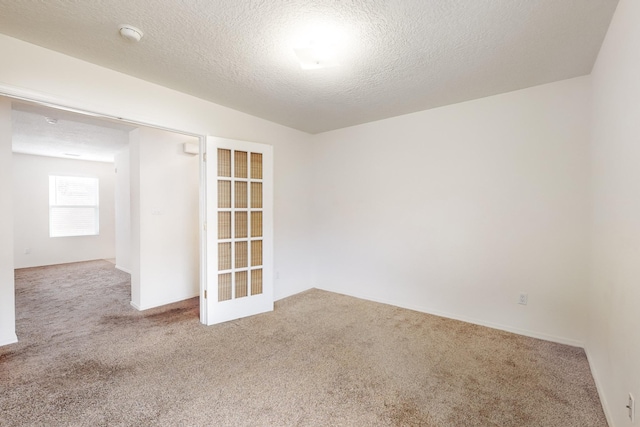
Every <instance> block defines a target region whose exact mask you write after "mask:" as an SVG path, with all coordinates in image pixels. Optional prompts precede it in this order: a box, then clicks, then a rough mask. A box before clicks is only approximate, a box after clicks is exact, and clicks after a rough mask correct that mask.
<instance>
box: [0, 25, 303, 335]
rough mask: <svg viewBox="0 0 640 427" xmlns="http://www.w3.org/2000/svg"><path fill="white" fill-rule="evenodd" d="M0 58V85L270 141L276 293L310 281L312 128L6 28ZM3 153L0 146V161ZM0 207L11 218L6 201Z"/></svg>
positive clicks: (6, 287) (1, 327) (6, 327)
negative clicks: (68, 52)
mask: <svg viewBox="0 0 640 427" xmlns="http://www.w3.org/2000/svg"><path fill="white" fill-rule="evenodd" d="M0 57H1V58H2V67H0V91H4V92H7V93H11V94H19V95H22V96H30V97H33V98H36V99H39V100H48V101H51V102H53V103H63V104H65V105H66V106H70V107H74V108H79V109H84V110H89V111H94V112H99V113H103V114H107V115H111V116H117V117H126V118H128V119H132V120H137V121H139V122H142V123H148V124H153V125H159V126H163V127H165V128H169V129H175V130H180V131H187V132H191V133H193V134H198V135H214V136H219V137H224V138H233V139H241V140H247V141H255V142H261V143H266V144H271V145H273V146H274V163H275V165H274V166H275V171H276V172H275V177H274V180H275V182H274V189H275V194H274V199H275V204H274V218H275V225H274V228H275V235H274V258H275V270H276V271H277V272H278V273H279V277H280V278H279V279H278V280H276V281H275V285H274V295H275V298H276V299H280V298H284V297H286V296H288V295H291V294H294V293H297V292H300V291H303V290H305V289H308V288H309V287H310V286H311V282H310V261H309V260H310V259H311V256H310V249H311V246H310V242H309V238H308V236H309V234H310V231H309V230H310V228H311V218H310V215H309V212H310V206H311V192H310V191H309V189H310V187H311V174H310V173H309V169H310V163H311V149H310V145H309V144H310V139H311V136H310V135H308V134H305V133H303V132H299V131H296V130H294V129H291V128H287V127H285V126H281V125H277V124H275V123H272V122H269V121H267V120H263V119H259V118H256V117H253V116H250V115H248V114H244V113H240V112H238V111H235V110H232V109H230V108H226V107H222V106H220V105H216V104H213V103H211V102H207V101H204V100H202V99H199V98H196V97H193V96H189V95H185V94H183V93H180V92H177V91H174V90H171V89H167V88H164V87H162V86H159V85H155V84H152V83H149V82H145V81H143V80H140V79H136V78H133V77H130V76H127V75H124V74H121V73H118V72H115V71H113V70H109V69H107V68H103V67H99V66H97V65H93V64H90V63H87V62H84V61H80V60H78V59H75V58H71V57H69V56H66V55H63V54H60V53H57V52H54V51H51V50H48V49H44V48H41V47H38V46H35V45H32V44H29V43H25V42H22V41H20V40H17V39H13V38H11V37H7V36H4V35H0ZM0 113H2V112H1V111H0ZM4 114H7V113H6V112H4ZM4 114H3V117H2V119H1V120H3V121H4V120H5V118H4ZM7 156H10V153H7V152H6V150H5V151H4V152H2V151H0V162H2V163H3V164H4V162H7V159H6V157H7ZM4 171H5V169H3V172H4ZM2 210H3V213H2V215H3V216H6V217H7V218H11V217H12V215H13V211H12V209H11V207H10V205H7V206H6V207H5V206H3V209H2ZM10 245H11V244H10ZM11 246H12V245H11ZM12 258H13V257H12V256H11V259H12ZM0 286H1V287H2V288H1V289H0V292H6V293H7V294H12V293H13V282H12V281H10V280H5V281H4V282H2V283H1V284H0ZM4 301H7V300H5V299H3V304H4ZM12 319H13V317H12V316H11V317H10V316H7V319H5V320H2V319H0V321H2V322H3V323H2V324H0V331H2V332H0V336H2V333H3V332H4V331H11V333H13V330H14V324H13V323H14V322H13V321H12Z"/></svg>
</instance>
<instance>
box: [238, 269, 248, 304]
mask: <svg viewBox="0 0 640 427" xmlns="http://www.w3.org/2000/svg"><path fill="white" fill-rule="evenodd" d="M248 282H249V280H248V272H247V271H238V272H237V273H236V298H242V297H246V296H247V295H248V294H249V293H248V290H249V289H248V288H249V286H248V285H249V283H248Z"/></svg>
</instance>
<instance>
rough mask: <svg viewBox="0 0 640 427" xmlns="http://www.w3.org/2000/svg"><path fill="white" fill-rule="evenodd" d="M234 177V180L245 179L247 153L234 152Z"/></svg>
mask: <svg viewBox="0 0 640 427" xmlns="http://www.w3.org/2000/svg"><path fill="white" fill-rule="evenodd" d="M233 167H234V171H235V173H234V176H235V177H236V178H246V177H247V152H246V151H235V152H234V165H233Z"/></svg>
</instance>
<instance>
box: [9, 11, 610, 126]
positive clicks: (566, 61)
mask: <svg viewBox="0 0 640 427" xmlns="http://www.w3.org/2000/svg"><path fill="white" fill-rule="evenodd" d="M616 4H617V0H430V1H426V0H349V1H345V0H296V1H291V0H189V1H186V0H185V1H176V0H156V1H154V0H92V1H73V2H71V1H63V0H47V1H35V0H21V1H16V0H0V32H2V33H5V34H7V35H9V36H12V37H16V38H18V39H22V40H25V41H27V42H31V43H34V44H37V45H40V46H43V47H46V48H50V49H53V50H56V51H59V52H62V53H65V54H68V55H71V56H74V57H77V58H81V59H84V60H86V61H89V62H93V63H96V64H99V65H102V66H105V67H108V68H112V69H114V70H118V71H121V72H124V73H127V74H130V75H132V76H136V77H139V78H142V79H145V80H148V81H151V82H155V83H158V84H161V85H163V86H167V87H170V88H173V89H177V90H179V91H182V92H186V93H189V94H192V95H195V96H197V97H200V98H203V99H207V100H210V101H213V102H215V103H218V104H222V105H225V106H228V107H231V108H234V109H237V110H240V111H244V112H246V113H249V114H253V115H255V116H259V117H263V118H265V119H268V120H272V121H274V122H277V123H281V124H284V125H287V126H290V127H293V128H297V129H300V130H304V131H307V132H311V133H317V132H322V131H326V130H331V129H337V128H341V127H345V126H350V125H354V124H359V123H364V122H369V121H373V120H378V119H383V118H387V117H392V116H397V115H400V114H405V113H410V112H414V111H420V110H424V109H428V108H433V107H438V106H442V105H447V104H452V103H456V102H461V101H466V100H470V99H476V98H480V97H484V96H489V95H494V94H497V93H503V92H508V91H512V90H517V89H522V88H525V87H531V86H535V85H538V84H543V83H549V82H552V81H557V80H562V79H567V78H571V77H576V76H580V75H585V74H589V73H590V72H591V68H592V66H593V63H594V61H595V58H596V56H597V53H598V50H599V49H600V45H601V43H602V40H603V38H604V35H605V33H606V30H607V27H608V25H609V22H610V20H611V17H612V15H613V12H614V9H615V7H616ZM119 24H131V25H134V26H137V27H139V28H140V29H142V30H143V31H144V37H143V38H142V41H141V42H140V43H138V44H132V43H130V42H127V41H125V40H123V39H121V38H119V37H118V26H119ZM318 32H321V33H325V34H328V35H329V37H330V38H331V40H330V41H332V42H334V43H335V44H336V46H337V56H338V61H339V62H340V64H341V65H340V66H338V67H335V68H326V69H319V70H302V69H300V65H299V64H298V62H297V60H296V56H295V53H294V50H293V49H294V47H296V46H298V45H299V44H300V43H304V42H309V41H310V39H312V38H316V36H313V34H314V33H318Z"/></svg>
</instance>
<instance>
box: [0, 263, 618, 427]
mask: <svg viewBox="0 0 640 427" xmlns="http://www.w3.org/2000/svg"><path fill="white" fill-rule="evenodd" d="M128 280H129V277H128V275H127V274H125V273H122V272H120V271H118V270H116V269H115V268H114V265H113V264H111V263H109V262H107V261H94V262H86V263H77V264H67V265H63V266H55V267H42V268H30V269H22V270H17V271H16V286H17V295H16V297H17V317H18V323H17V329H18V330H17V332H18V337H19V338H20V342H19V343H18V344H13V345H10V346H5V347H0V425H2V426H25V425H37V426H62V425H64V426H84V425H86V426H100V425H103V426H107V425H108V426H118V425H122V426H388V425H393V426H442V427H444V426H456V427H459V426H517V427H522V426H545V427H549V426H558V427H570V426H576V427H587V426H606V421H605V418H604V414H603V412H602V409H601V406H600V402H599V400H598V396H597V393H596V389H595V386H594V383H593V379H592V377H591V375H590V372H589V367H588V364H587V360H586V358H585V354H584V352H583V350H581V349H578V348H574V347H568V346H564V345H559V344H553V343H549V342H545V341H540V340H536V339H531V338H525V337H521V336H517V335H513V334H509V333H506V332H500V331H496V330H492V329H487V328H484V327H479V326H474V325H470V324H466V323H462V322H458V321H453V320H447V319H443V318H439V317H435V316H430V315H426V314H421V313H417V312H413V311H409V310H404V309H400V308H395V307H392V306H387V305H383V304H377V303H372V302H367V301H362V300H358V299H355V298H350V297H345V296H341V295H336V294H332V293H328V292H323V291H319V290H311V291H307V292H304V293H302V294H299V295H296V296H293V297H290V298H287V299H286V300H283V301H280V302H278V303H276V309H275V311H274V312H273V313H269V314H265V315H260V316H255V317H252V318H248V319H244V320H239V321H234V322H229V323H226V324H223V325H220V326H213V327H206V326H203V325H200V324H199V323H198V301H197V299H192V300H189V301H185V302H182V303H178V304H174V305H171V306H169V307H165V308H163V309H154V310H150V311H147V312H144V313H139V312H137V311H135V310H134V309H133V308H132V307H131V306H130V305H129V282H128Z"/></svg>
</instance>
